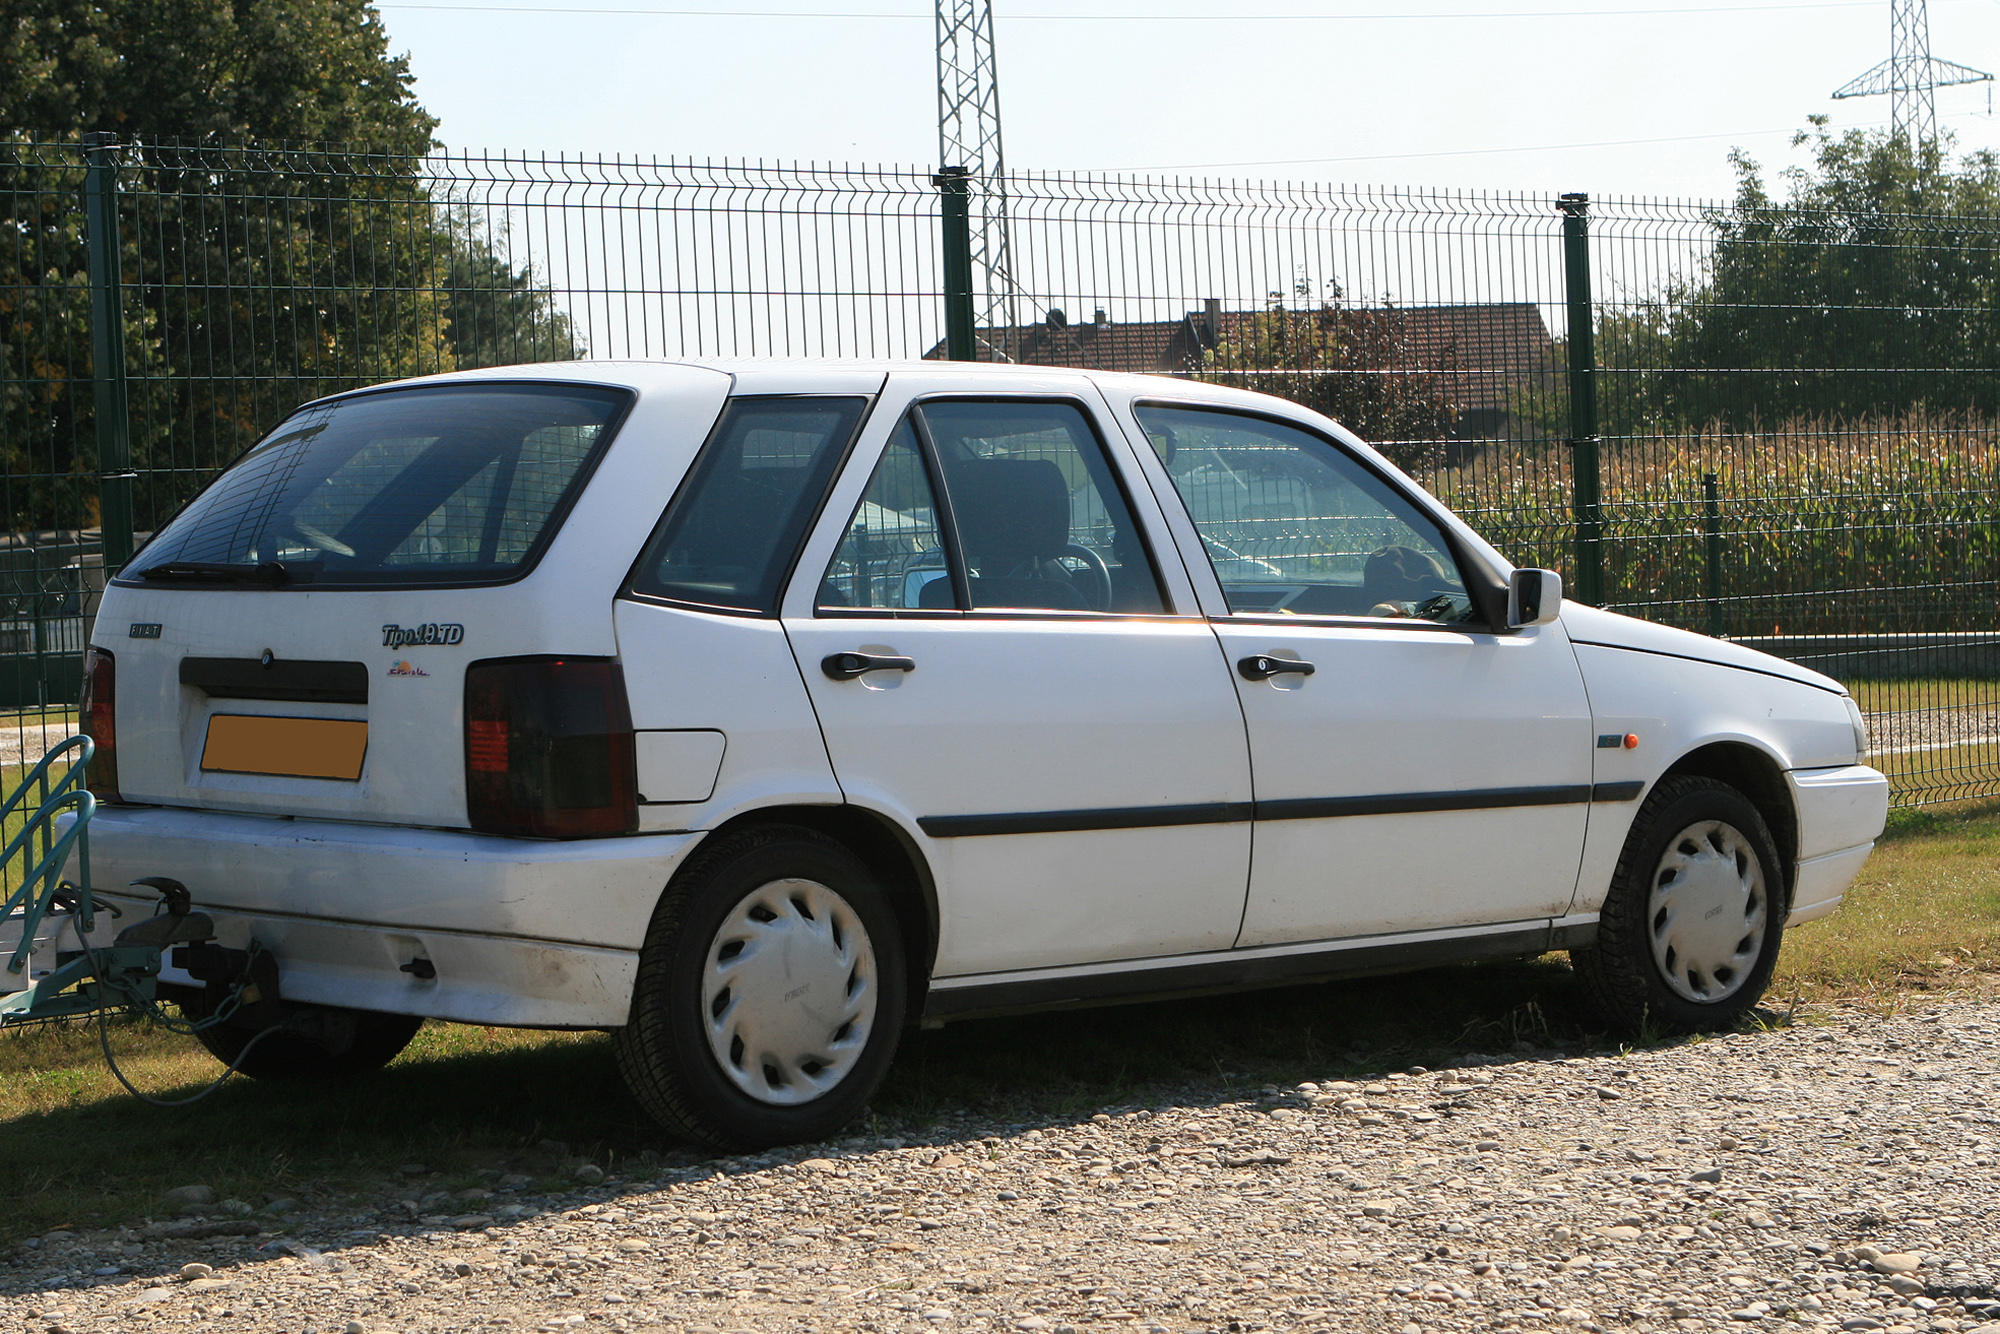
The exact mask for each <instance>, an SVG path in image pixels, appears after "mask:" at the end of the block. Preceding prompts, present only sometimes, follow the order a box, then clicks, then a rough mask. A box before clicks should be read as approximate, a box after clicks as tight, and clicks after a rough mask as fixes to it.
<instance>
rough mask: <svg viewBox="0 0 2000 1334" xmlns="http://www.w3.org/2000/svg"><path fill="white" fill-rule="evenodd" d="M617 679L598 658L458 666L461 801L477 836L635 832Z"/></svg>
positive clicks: (625, 721) (615, 670) (626, 730)
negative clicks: (461, 671)
mask: <svg viewBox="0 0 2000 1334" xmlns="http://www.w3.org/2000/svg"><path fill="white" fill-rule="evenodd" d="M638 791H639V778H638V771H637V765H636V763H635V761H634V759H633V750H632V712H631V709H630V708H629V707H628V706H627V704H626V702H625V673H624V671H623V669H621V668H620V667H619V665H618V664H617V663H615V662H607V661H605V660H604V659H602V658H492V659H488V660H487V661H485V662H475V663H473V664H472V665H471V666H470V667H468V668H466V669H465V804H466V814H467V815H468V816H469V817H470V819H471V823H472V827H473V828H474V829H476V830H478V831H480V832H481V833H484V834H526V835H532V836H535V837H539V838H588V837H591V836H594V835H602V834H629V833H631V832H632V831H633V830H635V829H637V828H638V827H639V798H638Z"/></svg>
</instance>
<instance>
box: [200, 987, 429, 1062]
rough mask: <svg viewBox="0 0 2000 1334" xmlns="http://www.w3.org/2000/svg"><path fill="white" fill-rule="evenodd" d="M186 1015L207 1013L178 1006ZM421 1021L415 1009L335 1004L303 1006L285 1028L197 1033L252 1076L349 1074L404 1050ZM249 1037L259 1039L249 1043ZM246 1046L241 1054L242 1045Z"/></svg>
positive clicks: (216, 1052) (231, 1027) (218, 1053)
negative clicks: (262, 1032) (387, 1009)
mask: <svg viewBox="0 0 2000 1334" xmlns="http://www.w3.org/2000/svg"><path fill="white" fill-rule="evenodd" d="M181 1009H182V1011H183V1012H184V1013H185V1014H186V1015H187V1017H188V1018H190V1019H201V1018H204V1017H205V1016H206V1013H207V1010H206V1007H205V1006H203V1005H201V1004H199V1003H188V1004H183V1005H182V1006H181ZM423 1026H424V1021H423V1019H422V1018H421V1017H419V1016H417V1015H413V1014H383V1013H381V1012H379V1011H376V1010H344V1009H340V1008H338V1007H336V1006H315V1007H313V1008H311V1009H302V1010H300V1011H298V1012H297V1013H295V1014H294V1015H293V1016H292V1017H291V1018H290V1019H288V1020H287V1021H286V1025H285V1028H284V1030H283V1031H281V1032H277V1033H272V1034H270V1036H268V1037H258V1035H257V1033H256V1032H255V1031H253V1030H251V1029H248V1028H238V1027H235V1026H234V1025H230V1024H218V1025H216V1026H215V1027H214V1028H204V1029H201V1030H200V1031H198V1032H197V1033H196V1034H195V1038H196V1040H198V1041H199V1042H200V1043H201V1045H202V1046H204V1047H206V1048H208V1051H209V1054H210V1055H211V1056H213V1057H215V1059H216V1060H218V1061H221V1062H222V1063H223V1064H224V1065H234V1064H235V1063H236V1060H237V1058H238V1057H242V1059H243V1064H241V1065H239V1066H237V1067H236V1071H237V1073H238V1074H244V1075H248V1076H250V1077H251V1078H252V1079H272V1080H312V1079H352V1078H354V1077H355V1076H356V1075H365V1074H369V1073H371V1072H373V1071H376V1070H380V1069H381V1068H382V1067H383V1066H385V1065H387V1064H389V1062H391V1061H393V1060H395V1059H396V1057H397V1056H399V1055H401V1054H402V1051H403V1048H405V1047H407V1046H409V1045H410V1039H411V1038H414V1037H415V1036H416V1035H417V1030H418V1029H420V1028H422V1027H423ZM252 1039H255V1040H256V1042H257V1045H256V1046H255V1047H250V1043H251V1041H252ZM245 1047H250V1054H249V1055H247V1056H245V1055H244V1054H243V1049H244V1048H245Z"/></svg>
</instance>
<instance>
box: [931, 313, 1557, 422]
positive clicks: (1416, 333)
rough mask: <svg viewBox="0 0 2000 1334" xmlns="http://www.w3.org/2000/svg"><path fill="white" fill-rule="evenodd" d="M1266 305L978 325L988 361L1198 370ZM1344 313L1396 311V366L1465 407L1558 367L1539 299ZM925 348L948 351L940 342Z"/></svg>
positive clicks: (1498, 399) (1490, 403)
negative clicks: (1158, 316) (1174, 315)
mask: <svg viewBox="0 0 2000 1334" xmlns="http://www.w3.org/2000/svg"><path fill="white" fill-rule="evenodd" d="M1262 313H1263V312H1262V311H1247V310H1228V311H1218V312H1215V319H1216V321H1217V323H1218V324H1219V326H1220V327H1219V329H1217V330H1215V331H1213V332H1211V331H1210V329H1209V321H1210V315H1209V313H1208V312H1205V311H1199V310H1194V311H1189V312H1188V313H1187V314H1186V315H1184V316H1183V317H1181V318H1180V319H1178V320H1162V321H1157V322H1141V323H1136V324H1116V323H1112V322H1110V321H1092V322H1088V323H1085V322H1078V323H1076V324H1062V323H1055V324H1051V323H1039V324H1023V325H1013V326H1006V327H1001V328H998V329H982V330H979V331H978V334H979V340H980V357H979V359H980V360H982V361H1002V360H1008V361H1016V362H1020V363H1022V364H1024V365H1031V366H1072V367H1078V368H1084V369H1093V370H1109V371H1135V372H1139V373H1143V374H1153V375H1186V374H1189V373H1191V372H1193V371H1196V370H1198V369H1200V367H1201V363H1202V353H1203V351H1204V350H1205V349H1207V348H1209V347H1212V346H1214V344H1215V342H1216V341H1218V339H1219V340H1220V341H1237V340H1238V339H1240V338H1242V337H1243V336H1245V335H1246V334H1247V333H1248V331H1249V329H1250V326H1251V322H1252V321H1253V320H1255V319H1256V317H1257V316H1258V315H1260V314H1262ZM1340 313H1342V314H1346V315H1352V316H1355V317H1367V318H1370V319H1378V320H1379V319H1393V320H1394V321H1395V324H1396V326H1397V327H1396V330H1395V333H1396V338H1395V341H1396V342H1397V343H1398V344H1400V346H1401V351H1402V353H1403V355H1402V356H1401V357H1400V358H1399V359H1398V364H1397V365H1396V366H1395V367H1393V369H1396V370H1403V371H1415V372H1426V371H1428V372H1431V373H1434V374H1437V375H1440V376H1443V377H1445V379H1446V382H1447V384H1448V387H1449V391H1450V398H1451V401H1452V402H1453V403H1454V404H1455V405H1456V406H1457V408H1458V411H1459V412H1460V414H1461V415H1463V414H1467V413H1472V412H1479V411H1489V412H1490V411H1496V410H1497V411H1505V410H1506V408H1507V405H1508V403H1509V393H1510V391H1511V390H1512V389H1513V388H1514V387H1516V386H1517V385H1520V384H1521V383H1523V382H1524V381H1527V380H1530V379H1532V378H1533V377H1536V376H1539V375H1544V374H1547V373H1550V372H1551V371H1552V370H1553V369H1554V368H1555V366H1556V346H1555V340H1554V339H1553V338H1551V337H1550V336H1549V329H1548V325H1547V324H1546V323H1544V322H1543V320H1542V312H1541V308H1540V307H1539V306H1536V305H1535V304H1533V303H1532V302H1527V301H1517V302H1492V303H1477V304H1467V305H1455V306H1375V307H1350V308H1348V309H1346V310H1344V311H1342V312H1340ZM924 355H925V357H926V358H927V359H930V360H937V359H941V358H942V357H943V356H944V344H943V343H939V344H938V345H937V346H936V347H933V348H932V349H931V350H930V351H929V352H926V353H925V354H924Z"/></svg>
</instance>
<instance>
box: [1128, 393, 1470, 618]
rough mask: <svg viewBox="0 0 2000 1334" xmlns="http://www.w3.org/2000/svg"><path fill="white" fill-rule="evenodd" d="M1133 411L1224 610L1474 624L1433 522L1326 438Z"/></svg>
mask: <svg viewBox="0 0 2000 1334" xmlns="http://www.w3.org/2000/svg"><path fill="white" fill-rule="evenodd" d="M1135 412H1136V415H1137V416H1138V419H1139V424H1140V425H1141V426H1143V427H1144V428H1145V431H1146V438H1147V439H1148V440H1150V441H1151V442H1152V445H1153V449H1154V450H1155V451H1156V452H1157V453H1158V454H1159V456H1160V459H1161V461H1162V462H1164V463H1165V464H1166V465H1167V472H1168V473H1169V474H1170V475H1171V476H1172V477H1173V482H1174V489H1175V490H1176V491H1178V492H1179V493H1180V497H1181V500H1182V501H1183V502H1184V503H1185V504H1186V505H1187V508H1188V514H1189V515H1190V516H1191V517H1192V518H1193V520H1194V526H1195V530H1196V531H1197V532H1199V533H1200V534H1201V544H1202V548H1203V549H1204V550H1205V551H1206V552H1207V554H1208V558H1209V560H1210V562H1211V563H1212V564H1213V565H1214V566H1215V573H1216V577H1217V578H1218V579H1220V580H1221V581H1222V591H1223V593H1224V595H1225V596H1226V597H1227V598H1228V599H1229V610H1230V611H1232V612H1237V613H1244V612H1252V613H1258V612H1263V613H1268V612H1278V613H1289V614H1292V615H1297V616H1363V617H1374V618H1380V619H1394V620H1403V619H1415V620H1422V621H1433V622H1439V623H1444V624H1454V623H1460V622H1467V621H1474V620H1477V619H1479V617H1478V614H1477V613H1476V612H1475V610H1474V607H1473V602H1472V599H1471V598H1470V597H1469V596H1467V594H1466V589H1465V581H1464V579H1463V578H1462V577H1461V576H1460V574H1459V571H1458V564H1457V561H1456V560H1455V559H1454V558H1453V556H1452V553H1451V546H1450V544H1449V543H1448V542H1447V541H1446V540H1445V536H1444V533H1443V531H1442V530H1441V529H1440V528H1439V527H1438V525H1437V524H1436V523H1435V522H1434V521H1433V520H1432V519H1431V518H1430V516H1428V515H1426V514H1424V513H1423V512H1422V511H1421V510H1419V509H1418V508H1417V507H1416V506H1415V505H1412V504H1411V503H1410V502H1409V500H1407V499H1406V498H1404V497H1403V496H1402V495H1400V494H1398V493H1397V491H1396V490H1395V489H1394V488H1393V487H1391V486H1390V485H1389V484H1388V483H1387V482H1385V481H1384V480H1383V479H1382V478H1380V477H1378V476H1376V475H1375V474H1374V473H1373V472H1372V471H1370V470H1369V469H1367V468H1365V467H1363V466H1362V465H1361V463H1360V462H1359V461H1358V460H1356V459H1355V458H1353V457H1352V456H1350V455H1348V454H1346V453H1345V452H1343V451H1341V450H1340V449H1338V448H1337V447H1336V446H1334V445H1333V444H1332V443H1331V442H1330V441H1327V440H1325V439H1323V438H1321V437H1320V436H1317V435H1313V434H1311V433H1310V432H1307V431H1304V430H1301V429H1299V428H1297V427H1294V426H1287V425H1284V424H1282V423H1279V422H1274V421H1269V420H1266V419H1264V418H1261V417H1249V416H1244V415H1242V414H1240V413H1231V412H1214V411H1202V410H1198V409H1192V408H1175V407H1162V406H1157V405H1154V406H1143V405H1142V406H1140V407H1139V408H1137V409H1135Z"/></svg>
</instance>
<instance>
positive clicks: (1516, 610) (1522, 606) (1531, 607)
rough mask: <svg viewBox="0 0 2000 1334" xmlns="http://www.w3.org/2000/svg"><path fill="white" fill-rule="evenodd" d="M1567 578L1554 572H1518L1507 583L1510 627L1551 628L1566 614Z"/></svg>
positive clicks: (1510, 628) (1508, 623) (1513, 628)
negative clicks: (1553, 623)
mask: <svg viewBox="0 0 2000 1334" xmlns="http://www.w3.org/2000/svg"><path fill="white" fill-rule="evenodd" d="M1562 605H1563V578H1562V576H1561V575H1559V574H1557V573H1556V572H1555V571H1554V570H1516V571H1514V577H1513V578H1511V579H1509V580H1508V581H1507V628H1508V629H1509V630H1518V629H1520V628H1521V627H1522V626H1525V625H1547V624H1548V623H1549V622H1550V621H1553V620H1554V619H1555V618H1556V617H1558V616H1560V615H1562Z"/></svg>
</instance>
